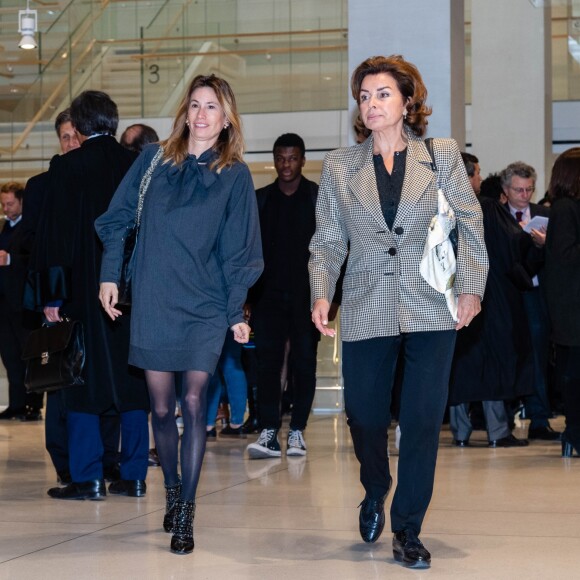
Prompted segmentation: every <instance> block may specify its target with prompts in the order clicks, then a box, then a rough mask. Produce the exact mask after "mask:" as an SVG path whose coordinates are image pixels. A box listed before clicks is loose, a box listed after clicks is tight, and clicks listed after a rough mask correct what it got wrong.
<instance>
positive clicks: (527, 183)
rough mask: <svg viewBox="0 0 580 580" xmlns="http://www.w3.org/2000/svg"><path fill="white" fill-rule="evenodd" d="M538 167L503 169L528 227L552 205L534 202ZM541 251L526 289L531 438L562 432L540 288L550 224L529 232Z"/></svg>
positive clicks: (514, 206) (512, 206)
mask: <svg viewBox="0 0 580 580" xmlns="http://www.w3.org/2000/svg"><path fill="white" fill-rule="evenodd" d="M536 179H537V175H536V171H535V169H534V168H533V167H532V166H530V165H527V164H526V163H523V162H522V161H516V162H515V163H510V165H508V166H507V167H506V168H505V169H504V170H503V171H502V172H501V184H502V188H503V191H504V194H505V196H506V198H507V203H506V204H505V208H506V210H507V211H509V212H510V214H511V215H512V217H513V218H514V219H515V220H516V221H517V222H518V224H519V225H520V226H521V227H522V228H524V229H526V228H525V226H526V225H527V224H528V222H530V221H531V220H532V218H534V217H535V216H543V217H548V216H549V215H550V210H549V208H547V207H545V206H542V205H538V204H536V203H531V202H530V200H531V199H532V197H533V195H534V192H535V190H536ZM529 234H530V236H531V237H532V240H533V242H534V244H535V246H536V249H537V252H535V253H534V255H533V256H530V260H529V261H528V263H527V264H526V267H527V269H528V271H529V273H530V287H529V289H528V290H527V291H525V292H523V299H524V306H525V310H526V314H527V317H528V326H529V330H530V336H531V339H532V349H533V355H534V394H533V395H529V396H528V397H526V398H525V401H524V403H525V416H526V418H528V419H530V427H529V430H528V439H541V440H545V441H559V440H560V433H559V432H557V431H554V430H553V429H552V428H551V427H550V423H549V421H548V419H549V417H551V410H550V402H549V399H548V388H547V375H546V373H547V369H548V352H549V317H548V311H547V307H546V303H545V299H544V297H543V296H542V293H541V292H540V288H539V285H540V282H541V277H542V268H543V263H544V244H545V243H546V228H545V227H541V228H533V229H531V231H530V232H529Z"/></svg>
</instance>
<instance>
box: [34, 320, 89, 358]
mask: <svg viewBox="0 0 580 580" xmlns="http://www.w3.org/2000/svg"><path fill="white" fill-rule="evenodd" d="M79 324H81V323H80V322H79V321H78V320H63V321H61V322H58V323H57V324H54V325H52V326H42V327H40V328H39V329H37V330H33V331H32V332H31V333H30V334H29V335H28V338H27V339H26V344H25V345H24V348H23V349H22V360H30V359H33V358H37V357H40V356H42V354H43V353H48V354H53V353H55V352H60V351H62V350H64V349H65V348H66V347H67V345H68V343H69V342H70V340H71V337H72V334H73V332H74V329H75V326H76V325H79Z"/></svg>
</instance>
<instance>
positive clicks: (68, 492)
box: [30, 91, 149, 500]
mask: <svg viewBox="0 0 580 580" xmlns="http://www.w3.org/2000/svg"><path fill="white" fill-rule="evenodd" d="M71 118H72V122H73V125H74V127H75V130H76V132H77V134H78V136H79V141H80V142H81V146H80V148H78V149H76V150H74V151H70V152H69V153H68V154H67V155H63V156H62V157H59V158H57V159H54V160H53V162H52V164H51V167H50V170H49V175H48V187H47V192H46V201H45V204H44V208H43V213H42V222H41V224H40V227H39V230H38V234H37V239H36V243H35V251H34V254H33V257H32V261H31V268H32V272H31V276H30V278H31V282H32V285H33V288H34V296H35V302H36V305H37V307H42V308H43V311H44V314H45V316H46V318H47V319H48V320H49V321H50V322H57V321H59V320H60V319H61V317H62V316H63V315H66V316H68V317H69V318H71V319H73V320H80V321H81V322H82V323H83V327H84V332H85V347H86V362H85V367H84V370H83V378H84V380H85V385H84V386H82V387H78V388H69V389H66V390H65V391H63V397H64V401H65V406H66V410H67V429H68V435H69V457H70V472H71V477H72V483H71V484H69V485H67V486H66V487H63V488H52V489H50V490H49V492H48V493H49V495H50V496H51V497H54V498H57V499H96V500H98V499H103V498H104V497H105V495H106V489H105V482H104V477H103V476H104V474H103V443H102V437H101V433H100V430H99V423H100V417H101V416H103V415H107V414H114V413H120V415H121V438H122V449H121V479H120V480H119V481H117V482H113V483H112V484H111V485H110V487H109V492H110V493H120V494H125V495H130V496H142V495H144V494H145V489H146V486H145V476H146V472H147V456H148V443H149V436H148V429H147V410H148V404H149V401H148V396H147V391H146V388H145V382H144V380H143V375H142V373H141V372H139V371H138V370H137V369H134V368H132V367H129V365H128V364H127V359H128V350H129V325H130V316H129V312H128V311H127V312H126V313H125V316H122V317H120V318H119V319H118V320H116V321H115V322H113V321H111V320H110V319H109V318H108V316H107V315H106V314H105V313H104V311H103V310H102V309H101V306H100V303H99V300H98V291H99V272H100V266H101V257H102V246H101V244H100V242H99V240H98V238H97V235H96V233H95V230H94V222H95V219H96V218H97V217H99V216H100V215H101V214H102V213H104V212H105V210H106V209H107V207H108V205H109V202H110V200H111V198H112V196H113V194H114V192H115V190H116V188H117V186H118V185H119V183H120V182H121V180H122V178H123V177H124V175H125V173H126V172H127V170H128V169H129V167H130V166H131V164H132V163H133V161H134V159H135V154H134V153H133V152H131V151H128V150H127V149H125V148H123V147H122V146H121V145H119V144H118V143H117V141H116V140H115V138H114V135H115V132H116V130H117V125H118V111H117V106H116V105H115V103H114V102H113V101H112V100H111V99H110V97H109V96H108V95H106V94H105V93H102V92H99V91H85V92H83V93H81V95H79V96H78V97H77V98H76V99H75V100H74V101H73V102H72V104H71Z"/></svg>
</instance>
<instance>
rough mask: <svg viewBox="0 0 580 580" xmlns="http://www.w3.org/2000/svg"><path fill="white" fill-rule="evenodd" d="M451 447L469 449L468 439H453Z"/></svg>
mask: <svg viewBox="0 0 580 580" xmlns="http://www.w3.org/2000/svg"><path fill="white" fill-rule="evenodd" d="M453 445H455V447H469V439H454V440H453Z"/></svg>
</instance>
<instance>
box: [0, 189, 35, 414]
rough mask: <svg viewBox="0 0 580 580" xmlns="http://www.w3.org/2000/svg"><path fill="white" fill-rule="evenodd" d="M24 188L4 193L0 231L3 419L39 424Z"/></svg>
mask: <svg viewBox="0 0 580 580" xmlns="http://www.w3.org/2000/svg"><path fill="white" fill-rule="evenodd" d="M23 199H24V186H23V185H22V184H20V183H18V182H15V181H14V182H10V183H6V184H4V185H3V186H2V188H1V189H0V204H1V205H2V211H3V213H4V220H3V223H2V225H1V227H0V357H1V358H2V363H3V364H4V366H5V368H6V374H7V376H8V394H9V404H8V408H7V409H6V410H5V411H3V412H2V413H0V419H20V420H22V421H38V420H39V419H41V413H40V410H41V409H42V395H27V393H26V389H25V387H24V373H25V365H24V362H23V361H22V358H21V356H22V347H23V346H24V341H25V339H26V336H27V334H28V331H27V329H26V328H25V326H24V319H23V311H22V291H23V287H24V280H25V279H26V267H27V262H26V260H25V259H23V258H22V256H21V255H20V252H19V246H20V240H21V238H22V233H23V229H22V228H23V223H22V219H23V218H22V208H23Z"/></svg>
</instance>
